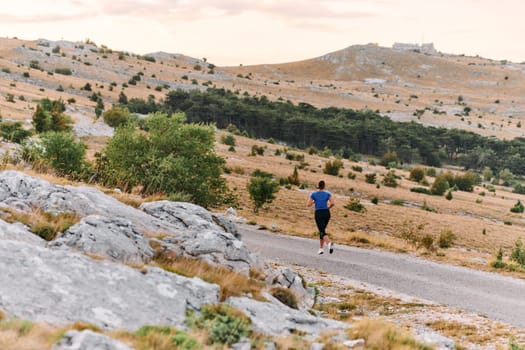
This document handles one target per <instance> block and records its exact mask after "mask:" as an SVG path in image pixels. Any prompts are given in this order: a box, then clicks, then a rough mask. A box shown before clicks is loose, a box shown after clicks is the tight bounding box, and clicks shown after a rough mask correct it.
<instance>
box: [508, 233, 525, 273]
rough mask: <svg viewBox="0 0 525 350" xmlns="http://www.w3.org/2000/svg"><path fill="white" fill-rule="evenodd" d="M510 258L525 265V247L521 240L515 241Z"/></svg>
mask: <svg viewBox="0 0 525 350" xmlns="http://www.w3.org/2000/svg"><path fill="white" fill-rule="evenodd" d="M509 259H510V260H512V261H515V262H516V263H518V264H519V265H521V266H522V267H525V249H524V248H523V243H522V242H521V240H519V239H518V240H517V241H516V242H515V243H514V249H513V250H512V253H510V257H509Z"/></svg>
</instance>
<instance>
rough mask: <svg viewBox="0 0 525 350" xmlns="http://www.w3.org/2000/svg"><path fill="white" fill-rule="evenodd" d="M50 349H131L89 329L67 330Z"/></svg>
mask: <svg viewBox="0 0 525 350" xmlns="http://www.w3.org/2000/svg"><path fill="white" fill-rule="evenodd" d="M51 350H132V348H130V347H129V346H127V345H126V344H124V343H121V342H119V341H117V340H115V339H112V338H110V337H107V336H105V335H103V334H100V333H95V332H93V331H90V330H85V331H82V332H79V331H74V330H72V331H68V332H66V334H65V335H64V337H63V338H62V339H60V341H59V342H58V343H56V344H55V345H53V347H52V348H51Z"/></svg>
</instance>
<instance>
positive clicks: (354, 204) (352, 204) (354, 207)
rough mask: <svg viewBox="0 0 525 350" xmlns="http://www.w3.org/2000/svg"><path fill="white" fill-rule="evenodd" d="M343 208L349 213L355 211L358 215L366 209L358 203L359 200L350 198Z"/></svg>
mask: <svg viewBox="0 0 525 350" xmlns="http://www.w3.org/2000/svg"><path fill="white" fill-rule="evenodd" d="M345 208H346V209H348V210H351V211H355V212H358V213H362V212H366V208H365V206H364V205H363V204H361V202H360V201H359V198H352V199H350V200H349V201H348V203H347V204H346V205H345Z"/></svg>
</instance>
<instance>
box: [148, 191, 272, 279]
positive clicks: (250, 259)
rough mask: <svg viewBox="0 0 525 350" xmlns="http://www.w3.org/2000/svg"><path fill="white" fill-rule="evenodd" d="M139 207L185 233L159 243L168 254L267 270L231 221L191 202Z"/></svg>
mask: <svg viewBox="0 0 525 350" xmlns="http://www.w3.org/2000/svg"><path fill="white" fill-rule="evenodd" d="M140 208H141V209H142V210H144V211H145V212H146V213H148V214H150V215H151V216H153V217H155V218H158V219H161V220H162V221H165V222H168V223H170V224H172V225H174V226H176V227H177V229H178V230H180V232H183V233H182V234H179V235H176V236H172V235H168V236H166V237H164V238H163V239H162V242H161V243H160V244H161V245H162V247H163V249H165V250H167V251H172V252H174V253H175V254H177V255H183V256H189V257H193V258H196V257H198V258H199V259H202V260H205V261H207V262H209V263H211V264H213V265H221V266H228V267H230V268H232V269H234V270H236V271H240V272H245V273H248V272H249V270H250V269H251V268H255V269H263V268H264V264H263V262H262V260H261V259H260V258H259V257H258V256H257V255H255V254H252V253H251V252H250V251H249V250H248V249H247V248H246V246H245V245H244V243H243V242H242V241H241V240H239V239H238V238H237V236H238V233H237V228H236V226H235V224H234V223H233V222H232V221H231V220H229V219H226V218H224V217H221V216H218V215H215V214H211V213H210V212H208V211H207V210H205V209H204V208H201V207H199V206H196V205H193V204H190V203H181V202H170V201H158V202H151V203H144V204H142V205H141V206H140Z"/></svg>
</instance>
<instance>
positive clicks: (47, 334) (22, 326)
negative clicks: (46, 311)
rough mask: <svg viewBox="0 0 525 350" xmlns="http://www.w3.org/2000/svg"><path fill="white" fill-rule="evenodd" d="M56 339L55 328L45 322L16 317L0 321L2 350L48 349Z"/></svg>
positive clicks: (0, 345) (0, 346) (0, 344)
mask: <svg viewBox="0 0 525 350" xmlns="http://www.w3.org/2000/svg"><path fill="white" fill-rule="evenodd" d="M56 339H57V337H56V329H55V328H53V327H51V326H49V325H46V324H33V323H31V322H30V321H25V320H18V319H5V320H2V321H0V349H2V350H35V349H50V348H51V346H52V345H53V343H55V342H56Z"/></svg>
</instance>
